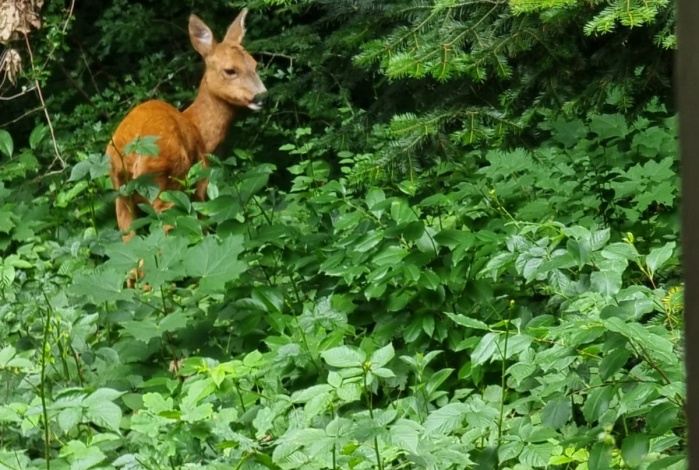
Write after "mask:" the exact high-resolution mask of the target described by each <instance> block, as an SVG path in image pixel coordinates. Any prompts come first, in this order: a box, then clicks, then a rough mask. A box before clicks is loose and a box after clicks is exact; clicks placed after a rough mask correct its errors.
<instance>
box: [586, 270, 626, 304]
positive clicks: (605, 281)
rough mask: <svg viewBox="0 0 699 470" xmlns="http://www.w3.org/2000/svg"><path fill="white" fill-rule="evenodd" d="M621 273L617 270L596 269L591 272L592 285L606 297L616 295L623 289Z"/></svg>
mask: <svg viewBox="0 0 699 470" xmlns="http://www.w3.org/2000/svg"><path fill="white" fill-rule="evenodd" d="M621 285H622V279H621V273H618V272H615V271H610V270H606V271H595V272H593V273H592V274H590V286H591V287H592V289H593V290H594V291H595V292H599V293H600V294H602V295H603V296H604V297H606V298H611V297H614V296H615V295H616V294H618V293H619V291H620V290H621Z"/></svg>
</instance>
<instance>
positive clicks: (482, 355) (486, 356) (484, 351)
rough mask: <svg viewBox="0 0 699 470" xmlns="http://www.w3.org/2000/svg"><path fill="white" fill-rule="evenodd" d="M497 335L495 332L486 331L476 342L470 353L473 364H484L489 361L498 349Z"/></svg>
mask: <svg viewBox="0 0 699 470" xmlns="http://www.w3.org/2000/svg"><path fill="white" fill-rule="evenodd" d="M498 338H499V336H498V335H497V334H495V333H486V334H485V335H483V337H482V338H481V340H480V341H479V342H478V346H476V349H474V350H473V353H471V361H473V365H479V364H484V363H485V362H487V361H489V360H490V359H491V358H492V357H493V354H495V352H496V351H497V349H498Z"/></svg>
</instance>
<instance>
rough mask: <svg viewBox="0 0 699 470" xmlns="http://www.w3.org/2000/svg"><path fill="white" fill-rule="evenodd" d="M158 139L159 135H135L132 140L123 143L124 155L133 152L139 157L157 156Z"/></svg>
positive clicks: (158, 149)
mask: <svg viewBox="0 0 699 470" xmlns="http://www.w3.org/2000/svg"><path fill="white" fill-rule="evenodd" d="M158 140H160V137H159V136H153V135H147V136H143V137H136V138H135V139H134V140H132V141H131V142H129V143H128V144H126V145H124V155H128V154H130V153H131V152H134V153H136V154H138V155H139V156H141V157H157V156H158V154H159V153H160V146H159V145H158Z"/></svg>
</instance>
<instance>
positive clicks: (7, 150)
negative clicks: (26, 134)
mask: <svg viewBox="0 0 699 470" xmlns="http://www.w3.org/2000/svg"><path fill="white" fill-rule="evenodd" d="M13 151H14V143H13V142H12V136H11V135H10V133H9V132H7V131H6V130H4V129H0V153H1V154H3V155H5V156H6V157H7V158H12V152H13Z"/></svg>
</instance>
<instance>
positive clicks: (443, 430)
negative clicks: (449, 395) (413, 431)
mask: <svg viewBox="0 0 699 470" xmlns="http://www.w3.org/2000/svg"><path fill="white" fill-rule="evenodd" d="M468 411H469V408H468V406H466V405H465V404H464V403H449V404H447V405H444V406H443V407H441V408H439V409H437V410H435V411H433V412H431V413H430V414H429V416H427V419H425V422H424V423H423V426H424V428H425V432H426V433H428V434H437V435H439V434H442V435H446V434H450V433H452V432H454V431H455V430H457V429H459V428H460V427H461V426H462V425H463V423H464V419H465V418H466V413H468Z"/></svg>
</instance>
